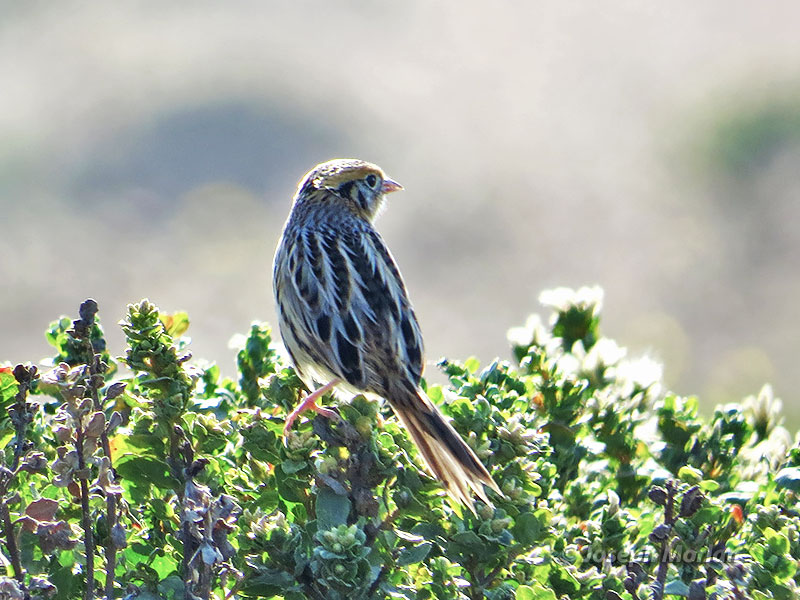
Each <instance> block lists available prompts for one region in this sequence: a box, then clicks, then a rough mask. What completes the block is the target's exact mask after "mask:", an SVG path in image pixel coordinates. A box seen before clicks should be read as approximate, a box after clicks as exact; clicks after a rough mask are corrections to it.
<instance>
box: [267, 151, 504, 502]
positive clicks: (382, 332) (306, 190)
mask: <svg viewBox="0 0 800 600" xmlns="http://www.w3.org/2000/svg"><path fill="white" fill-rule="evenodd" d="M402 189H403V187H402V186H401V185H400V184H399V183H397V182H396V181H394V180H392V179H390V178H389V177H387V176H386V175H385V174H384V172H383V171H382V170H381V169H380V167H378V166H376V165H374V164H371V163H368V162H365V161H362V160H356V159H336V160H331V161H328V162H324V163H321V164H319V165H317V166H316V167H314V168H313V169H311V171H309V172H308V173H307V174H306V175H305V176H304V177H303V178H302V179H301V180H300V183H299V185H298V187H297V193H296V194H295V196H294V200H293V203H292V208H291V212H290V214H289V218H288V220H287V221H286V224H285V226H284V228H283V233H282V235H281V239H280V242H279V243H278V247H277V250H276V252H275V261H274V265H273V290H274V295H275V302H276V306H277V313H278V323H279V328H280V333H281V337H282V338H283V343H284V346H285V348H286V351H287V352H288V354H289V357H290V358H291V361H292V363H293V364H294V367H295V369H296V371H297V374H298V375H299V376H300V378H301V379H302V380H303V382H304V383H305V385H306V387H307V388H308V389H309V390H314V391H313V392H311V393H310V394H308V395H307V396H306V397H305V399H304V400H303V401H302V402H301V403H300V404H298V406H297V407H296V408H295V409H294V410H293V411H292V412H291V414H290V415H289V416H288V417H287V419H286V422H285V428H284V433H288V431H289V430H290V428H291V427H292V424H293V422H294V421H295V419H296V418H297V416H298V415H299V414H300V413H301V412H303V411H304V410H307V409H311V410H314V411H316V412H317V413H319V414H322V415H323V416H326V417H329V418H338V417H337V414H336V412H334V411H332V410H330V409H327V408H324V407H321V406H319V405H318V404H317V401H318V400H319V399H320V398H321V397H322V395H323V394H325V393H326V392H328V391H331V390H334V391H337V392H344V393H347V394H350V395H353V394H358V393H362V394H366V395H369V396H379V397H381V398H384V399H385V400H386V401H387V402H388V403H389V405H390V406H391V408H392V410H393V411H394V413H395V415H397V418H398V419H399V420H400V422H401V423H402V425H403V426H404V427H405V429H406V431H407V432H408V433H409V435H410V436H411V439H412V440H413V441H414V443H415V444H416V446H417V448H418V450H419V453H420V455H421V456H422V458H423V460H424V462H425V465H426V466H427V468H428V470H429V471H430V472H431V473H432V474H433V475H434V476H435V477H436V478H437V479H438V480H439V481H440V482H441V483H442V485H443V486H444V487H445V488H446V490H447V491H448V493H449V494H450V496H451V497H453V498H454V499H455V500H457V501H458V502H460V503H462V504H463V505H465V506H467V507H468V508H470V509H471V510H472V511H473V512H474V506H473V493H474V494H475V495H477V496H478V497H479V498H480V499H481V500H483V501H484V502H486V503H487V504H491V502H490V501H489V499H488V497H487V495H486V491H485V489H484V486H488V487H489V488H491V489H493V490H495V491H496V492H497V493H498V494H500V493H501V492H500V490H499V488H498V487H497V484H496V483H495V482H494V480H493V479H492V477H491V475H490V474H489V472H488V471H487V469H486V467H485V466H484V465H483V463H481V461H480V459H478V457H477V456H476V455H475V452H474V451H473V450H472V449H471V448H470V447H469V446H468V445H467V444H466V442H465V441H464V440H463V439H462V437H461V436H460V435H459V434H458V433H457V432H456V430H455V429H454V428H453V426H452V425H451V424H450V422H449V421H448V420H447V418H445V417H444V415H442V413H441V412H440V411H439V409H438V408H437V407H436V405H434V404H433V402H431V400H430V399H429V398H428V396H427V395H426V394H425V392H424V391H423V390H422V389H421V388H420V380H421V378H422V372H423V367H424V351H423V342H422V334H421V332H420V328H419V324H418V323H417V318H416V316H415V315H414V308H413V306H412V305H411V302H410V300H409V299H408V293H407V292H406V286H405V284H404V283H403V278H402V277H401V275H400V270H399V269H398V268H397V265H396V264H395V261H394V259H393V258H392V255H391V253H390V252H389V249H388V248H387V247H386V244H385V243H384V241H383V238H382V237H381V235H380V234H379V233H378V232H377V231H376V229H375V228H374V226H373V224H374V222H375V219H376V217H377V216H378V214H379V213H380V212H381V208H382V207H383V205H384V200H385V197H386V195H387V194H390V193H394V192H397V191H399V190H402Z"/></svg>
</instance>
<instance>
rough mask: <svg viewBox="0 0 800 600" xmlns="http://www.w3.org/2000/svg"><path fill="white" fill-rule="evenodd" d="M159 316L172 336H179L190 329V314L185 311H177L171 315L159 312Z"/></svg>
mask: <svg viewBox="0 0 800 600" xmlns="http://www.w3.org/2000/svg"><path fill="white" fill-rule="evenodd" d="M158 317H159V319H161V323H162V324H163V325H164V329H165V330H166V331H167V334H168V335H169V336H170V337H173V338H178V337H180V336H182V335H183V334H184V333H186V330H187V329H189V315H188V314H187V313H185V312H176V313H173V314H171V315H164V314H159V316H158Z"/></svg>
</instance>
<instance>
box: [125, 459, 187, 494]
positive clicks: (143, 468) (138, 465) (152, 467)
mask: <svg viewBox="0 0 800 600" xmlns="http://www.w3.org/2000/svg"><path fill="white" fill-rule="evenodd" d="M114 468H115V469H116V471H117V473H119V474H120V475H121V476H122V478H123V479H127V480H128V481H130V482H133V483H149V484H151V485H154V486H156V487H158V488H161V489H175V488H176V487H177V486H178V485H179V483H178V480H177V479H175V478H173V477H172V476H171V475H170V473H169V467H168V466H167V463H166V462H164V461H163V460H159V459H157V458H155V457H152V456H137V455H135V454H124V455H123V456H122V457H120V459H119V461H117V464H115V465H114Z"/></svg>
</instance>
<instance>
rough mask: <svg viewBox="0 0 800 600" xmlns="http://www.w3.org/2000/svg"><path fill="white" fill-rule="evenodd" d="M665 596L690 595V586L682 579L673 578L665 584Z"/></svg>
mask: <svg viewBox="0 0 800 600" xmlns="http://www.w3.org/2000/svg"><path fill="white" fill-rule="evenodd" d="M664 595H665V596H688V595H689V586H688V585H686V584H685V583H684V582H682V581H681V580H680V579H673V580H672V581H669V582H667V585H665V586H664Z"/></svg>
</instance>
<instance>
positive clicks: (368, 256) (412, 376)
mask: <svg viewBox="0 0 800 600" xmlns="http://www.w3.org/2000/svg"><path fill="white" fill-rule="evenodd" d="M286 261H287V266H288V273H289V274H290V278H289V280H288V281H284V285H283V287H285V288H288V289H286V290H282V291H281V294H280V295H281V296H282V297H281V298H279V303H280V305H281V307H280V309H281V310H282V311H284V312H285V313H287V314H285V315H284V319H285V320H286V321H288V322H290V323H292V324H293V325H294V326H295V328H296V331H295V332H293V334H294V336H295V337H296V338H297V339H298V342H299V343H300V344H301V351H302V352H303V353H304V354H306V355H308V356H309V358H310V359H311V361H312V362H313V363H317V365H316V366H319V367H322V368H323V369H325V370H327V371H329V372H330V373H332V374H334V375H335V376H336V377H339V378H340V379H342V380H343V381H346V382H347V383H348V384H350V385H351V386H352V387H354V388H356V389H358V390H362V391H370V392H375V393H378V394H381V395H385V394H386V392H387V391H388V389H389V387H390V385H389V383H390V382H391V380H393V379H395V378H397V377H398V376H399V377H402V378H404V379H405V380H406V381H408V382H410V383H413V385H414V386H416V385H417V384H418V383H419V380H420V377H421V376H422V369H423V345H422V335H421V333H420V329H419V325H418V323H417V319H416V316H415V315H414V310H413V308H412V307H411V303H410V302H409V300H408V296H407V294H406V289H405V285H404V284H403V280H402V278H401V276H400V272H399V270H398V269H397V266H396V265H395V263H394V260H393V259H392V256H391V254H390V253H389V250H388V249H387V248H386V245H385V244H384V243H383V240H382V239H381V237H380V235H379V234H378V233H377V232H376V231H375V230H374V229H372V228H370V227H367V226H353V227H339V228H338V229H334V228H305V229H303V230H301V231H299V232H298V233H297V238H296V240H295V243H294V244H292V246H291V248H290V249H289V250H288V256H287V258H286ZM286 284H288V285H286ZM312 366H314V365H312ZM301 367H302V366H301ZM393 383H397V382H396V381H394V382H393Z"/></svg>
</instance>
